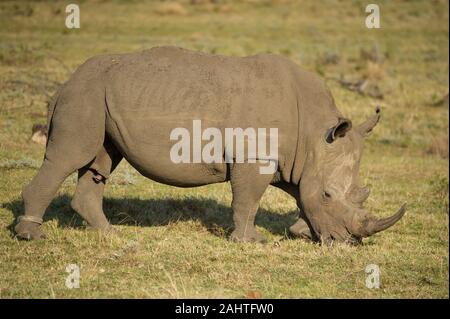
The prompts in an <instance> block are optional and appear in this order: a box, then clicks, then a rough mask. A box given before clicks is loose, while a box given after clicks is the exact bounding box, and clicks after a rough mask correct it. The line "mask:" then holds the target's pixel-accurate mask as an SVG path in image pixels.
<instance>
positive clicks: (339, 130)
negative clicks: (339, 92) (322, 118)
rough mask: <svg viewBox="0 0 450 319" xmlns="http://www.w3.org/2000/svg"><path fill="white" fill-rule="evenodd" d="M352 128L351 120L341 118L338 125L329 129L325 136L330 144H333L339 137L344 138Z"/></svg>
mask: <svg viewBox="0 0 450 319" xmlns="http://www.w3.org/2000/svg"><path fill="white" fill-rule="evenodd" d="M351 128H352V121H350V120H349V119H344V118H339V119H338V123H337V124H336V125H335V126H333V127H331V128H329V129H328V131H327V134H326V136H325V140H326V141H327V143H328V144H330V143H333V142H334V141H335V140H336V139H338V138H339V137H344V136H345V134H347V132H348V131H350V130H351Z"/></svg>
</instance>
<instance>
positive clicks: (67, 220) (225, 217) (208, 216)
mask: <svg viewBox="0 0 450 319" xmlns="http://www.w3.org/2000/svg"><path fill="white" fill-rule="evenodd" d="M71 199H72V197H71V196H68V195H62V196H58V197H56V198H55V199H53V201H52V202H51V204H50V206H49V207H48V208H47V211H46V213H45V216H44V222H45V221H49V220H56V221H57V222H58V227H61V228H83V227H85V223H84V222H83V219H82V218H81V217H80V216H79V215H78V214H77V213H75V212H74V211H73V210H72V209H71V207H70V201H71ZM2 206H3V207H4V208H6V209H9V210H10V211H11V212H12V213H13V215H14V217H15V218H17V217H18V216H20V215H22V214H23V212H24V206H23V202H22V201H21V200H14V201H11V202H8V203H4V204H3V205H2ZM103 209H104V211H105V214H106V217H107V218H108V220H109V221H110V223H111V224H112V225H127V226H143V227H145V226H164V225H169V224H171V223H176V222H183V221H189V220H191V221H192V220H193V221H200V222H201V223H202V225H203V226H205V227H206V228H207V229H208V231H209V232H211V233H212V234H214V235H216V236H221V237H224V236H228V235H229V234H230V233H231V231H232V230H233V219H232V211H231V207H230V206H227V205H224V204H222V203H220V202H218V201H216V200H214V199H210V198H201V197H200V198H198V197H187V198H183V199H170V198H166V199H140V198H133V197H132V198H108V197H105V198H104V199H103ZM297 217H298V212H297V211H295V210H293V211H290V212H289V213H287V214H279V213H277V212H274V211H271V210H267V209H263V208H259V210H258V215H257V217H256V224H257V225H258V226H261V227H262V228H264V229H267V230H268V231H269V232H271V233H272V234H274V235H286V233H287V228H288V227H289V226H291V225H292V224H294V223H295V222H296V219H297ZM14 225H15V223H13V224H11V225H9V226H7V229H8V230H9V231H10V232H11V234H13V235H14V229H13V228H14Z"/></svg>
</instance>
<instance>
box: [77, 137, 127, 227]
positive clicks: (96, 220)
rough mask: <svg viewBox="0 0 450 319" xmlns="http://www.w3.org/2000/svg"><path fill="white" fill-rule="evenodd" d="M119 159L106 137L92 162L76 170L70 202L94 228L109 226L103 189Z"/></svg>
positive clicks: (120, 157) (117, 153)
mask: <svg viewBox="0 0 450 319" xmlns="http://www.w3.org/2000/svg"><path fill="white" fill-rule="evenodd" d="M121 160H122V155H121V154H120V153H119V151H118V150H117V149H116V148H115V147H114V145H113V144H112V142H111V141H109V139H108V138H107V139H106V140H105V143H104V145H103V147H102V148H101V149H100V151H99V153H98V154H97V156H96V157H95V160H94V162H93V163H91V165H88V166H86V167H83V168H82V169H79V170H78V183H77V188H76V190H75V195H74V196H73V199H72V202H71V203H70V204H71V206H72V209H73V210H75V211H76V212H77V213H78V214H79V215H80V216H81V217H83V219H84V220H86V222H87V223H88V224H89V226H90V227H92V228H94V229H100V230H107V229H109V228H110V224H109V222H108V220H107V219H106V216H105V213H104V212H103V191H104V189H105V184H106V181H107V179H108V177H109V176H110V174H111V173H112V172H113V171H114V169H115V168H116V167H117V165H118V164H119V163H120V161H121Z"/></svg>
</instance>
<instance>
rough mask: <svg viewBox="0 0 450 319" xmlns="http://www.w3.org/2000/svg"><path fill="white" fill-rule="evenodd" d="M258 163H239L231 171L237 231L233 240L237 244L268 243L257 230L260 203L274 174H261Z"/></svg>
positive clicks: (234, 218) (234, 219) (232, 237)
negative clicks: (256, 219) (256, 222)
mask: <svg viewBox="0 0 450 319" xmlns="http://www.w3.org/2000/svg"><path fill="white" fill-rule="evenodd" d="M259 168H260V164H258V163H254V164H253V163H242V164H241V163H237V164H233V165H232V167H231V169H230V182H231V190H232V192H233V201H232V203H231V207H232V209H233V221H234V226H235V229H234V231H233V232H232V234H231V240H233V241H237V242H266V239H265V237H264V236H263V235H262V234H261V233H259V232H258V231H257V230H256V228H255V217H256V213H257V211H258V206H259V201H260V199H261V197H262V195H263V194H264V192H265V190H266V189H267V187H268V186H269V184H270V182H271V180H272V178H273V174H261V173H260V172H259Z"/></svg>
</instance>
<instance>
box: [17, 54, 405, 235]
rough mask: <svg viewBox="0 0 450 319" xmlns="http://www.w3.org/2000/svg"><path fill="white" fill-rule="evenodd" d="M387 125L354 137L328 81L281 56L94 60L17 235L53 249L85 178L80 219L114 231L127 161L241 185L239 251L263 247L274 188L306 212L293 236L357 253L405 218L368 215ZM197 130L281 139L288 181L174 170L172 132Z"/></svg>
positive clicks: (33, 187) (71, 96)
mask: <svg viewBox="0 0 450 319" xmlns="http://www.w3.org/2000/svg"><path fill="white" fill-rule="evenodd" d="M379 118H380V112H379V110H378V109H377V112H376V114H375V115H374V116H373V117H372V118H371V119H369V120H368V121H367V122H365V123H363V124H361V125H359V126H356V127H354V126H352V123H351V121H350V120H348V119H345V118H344V117H343V116H342V114H341V113H340V112H339V111H338V109H337V108H336V105H335V103H334V100H333V97H332V96H331V94H330V92H329V90H328V88H327V87H326V86H325V84H324V83H323V81H322V80H320V79H319V78H318V77H317V76H315V75H314V74H312V73H309V72H307V71H304V70H301V69H300V68H298V67H297V66H296V65H295V64H294V63H292V62H290V61H289V60H287V59H285V58H283V57H279V56H275V55H270V54H260V55H256V56H251V57H245V58H238V57H224V56H216V55H209V54H204V53H197V52H192V51H188V50H184V49H180V48H175V47H159V48H153V49H151V50H148V51H144V52H141V53H135V54H123V55H105V56H98V57H94V58H92V59H89V60H88V61H87V62H86V63H84V64H83V65H82V66H80V67H79V68H78V70H77V71H76V72H75V73H74V74H73V75H72V77H71V78H70V79H69V81H67V82H66V83H65V84H64V85H63V86H62V87H61V89H60V90H59V91H58V92H57V94H56V95H55V97H54V99H53V102H52V103H51V104H50V107H49V117H48V132H49V138H48V141H47V147H46V154H45V159H44V162H43V164H42V167H41V168H40V170H39V172H38V174H37V175H36V176H35V177H34V178H33V180H32V181H31V183H30V184H29V185H27V186H26V187H25V188H24V190H23V192H22V197H23V200H24V204H25V213H24V217H23V218H22V219H21V220H20V221H19V223H18V224H17V225H16V228H15V230H16V233H17V236H18V237H19V238H24V239H37V238H43V237H44V234H43V233H42V231H41V230H40V228H39V226H40V224H41V221H42V217H43V215H44V212H45V209H46V207H47V206H48V205H49V203H50V201H51V199H52V198H53V196H54V195H55V193H56V191H57V189H58V188H59V186H60V185H61V183H62V182H63V181H64V179H65V178H66V177H67V176H68V175H69V174H71V173H72V172H74V171H76V170H78V185H77V189H76V192H75V196H74V198H73V200H72V207H73V208H74V209H75V210H76V211H77V212H78V213H79V214H80V215H81V216H82V217H83V218H84V219H85V220H86V221H87V222H88V223H89V224H90V226H92V227H93V228H98V229H103V230H108V229H109V227H110V225H109V222H108V220H107V219H106V217H105V215H104V213H103V210H102V197H103V190H104V186H105V183H106V181H107V178H108V177H109V175H110V174H111V172H112V171H113V170H114V168H115V167H116V166H117V165H118V164H119V162H120V161H121V160H122V158H125V159H126V160H127V161H128V162H129V163H130V164H131V165H132V166H133V167H135V168H136V169H137V170H138V171H139V172H140V173H141V174H142V175H144V176H146V177H148V178H150V179H152V180H155V181H158V182H161V183H165V184H168V185H173V186H178V187H194V186H200V185H207V184H212V183H220V182H226V181H230V183H231V188H232V192H233V201H232V204H231V206H232V209H233V221H234V224H235V230H234V231H233V233H232V234H231V238H232V239H233V240H236V241H243V242H249V241H264V238H263V236H262V235H261V234H260V233H258V232H257V231H256V229H255V226H254V220H255V215H256V212H257V209H258V205H259V200H260V198H261V197H262V195H263V193H264V191H265V190H266V189H267V187H268V186H269V185H273V186H275V187H278V188H280V189H282V190H284V191H286V192H287V193H289V194H290V195H292V196H293V197H294V198H295V199H296V201H297V205H298V207H299V209H300V218H299V220H298V222H297V223H295V224H294V225H293V226H291V228H290V231H291V233H292V234H294V235H296V236H299V237H303V238H309V239H312V240H319V241H322V242H325V243H330V242H332V241H334V240H336V241H344V242H350V243H358V242H360V241H361V238H363V237H367V236H370V235H371V234H373V233H376V232H378V231H381V230H384V229H386V228H388V227H390V226H392V225H393V224H394V223H395V222H397V221H398V220H399V219H400V218H401V217H402V216H403V214H404V211H405V209H404V207H402V208H401V209H400V211H399V212H398V213H397V214H395V215H393V216H392V217H390V218H386V219H382V220H378V219H376V218H374V217H372V216H370V215H369V214H368V213H367V211H366V210H365V209H364V208H363V202H364V201H365V200H366V199H367V197H368V195H369V191H368V189H367V188H365V187H363V186H361V185H360V181H359V179H358V171H359V163H360V160H361V153H362V144H363V139H364V137H365V136H366V135H367V134H368V133H369V132H370V131H371V130H372V128H373V127H374V126H375V125H376V123H377V122H378V120H379ZM196 119H199V120H201V121H202V126H203V128H205V127H217V128H219V129H220V130H221V131H222V133H223V130H224V129H225V128H226V127H231V128H237V127H240V128H243V129H245V128H247V127H253V128H278V143H279V149H278V160H279V162H278V171H277V172H276V173H274V174H268V175H263V174H260V173H259V167H260V165H262V164H260V163H259V162H257V163H248V162H245V163H234V164H226V163H212V164H206V163H192V164H174V163H173V162H172V161H171V160H170V149H171V147H172V146H173V144H174V141H170V140H169V135H170V131H171V130H172V129H174V128H176V127H184V128H187V129H188V130H192V121H193V120H196ZM191 135H192V132H191ZM222 135H224V134H222ZM205 143H207V141H205V142H204V144H205ZM204 144H203V145H204ZM223 151H224V152H225V149H224V150H223ZM246 154H247V153H246Z"/></svg>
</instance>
